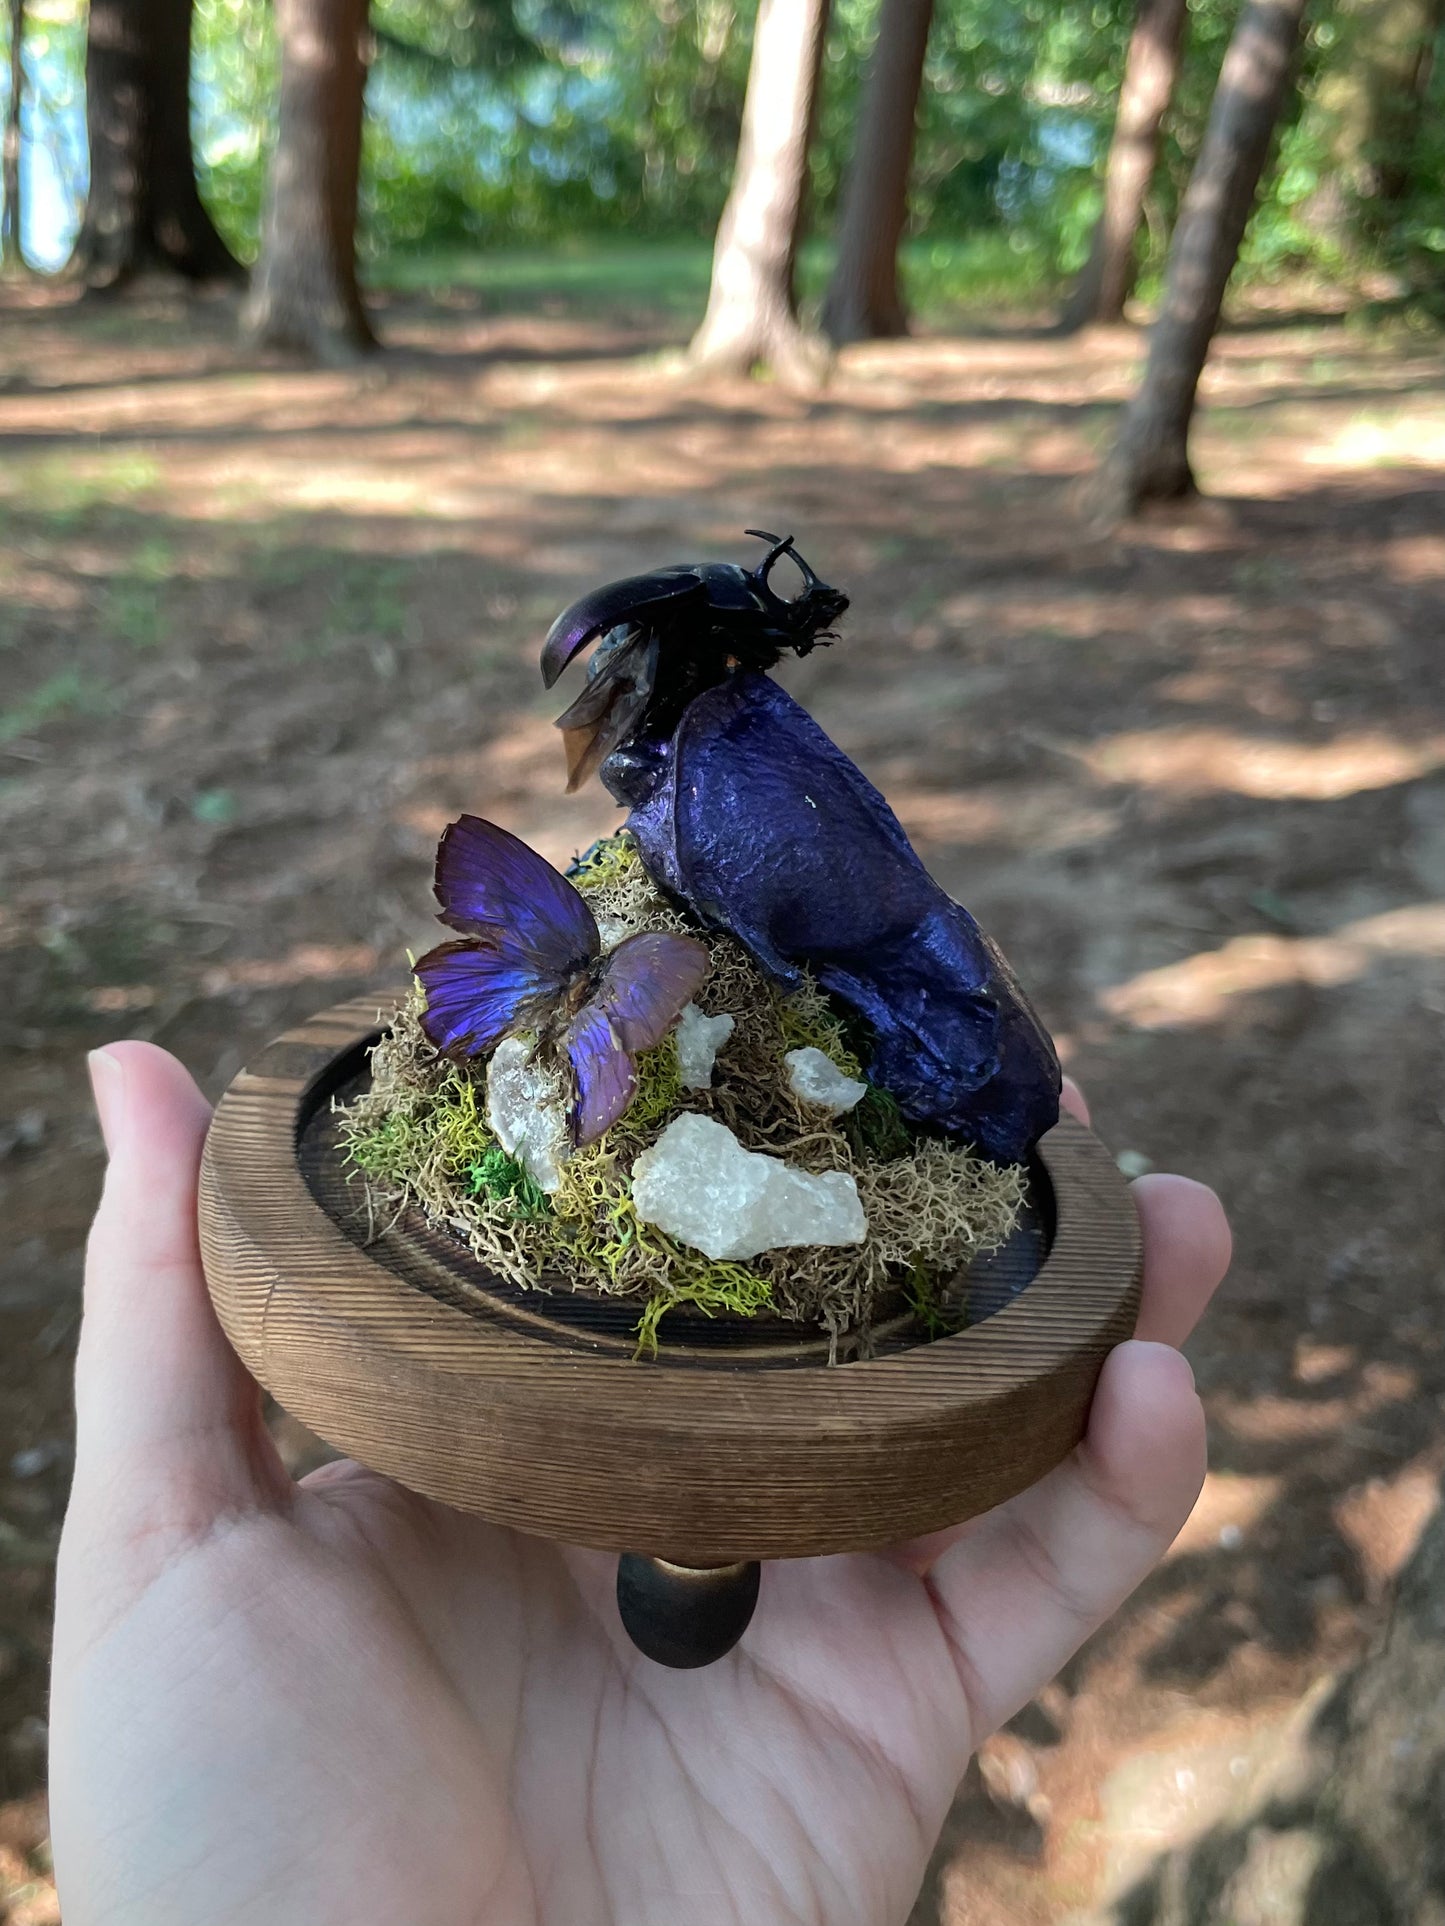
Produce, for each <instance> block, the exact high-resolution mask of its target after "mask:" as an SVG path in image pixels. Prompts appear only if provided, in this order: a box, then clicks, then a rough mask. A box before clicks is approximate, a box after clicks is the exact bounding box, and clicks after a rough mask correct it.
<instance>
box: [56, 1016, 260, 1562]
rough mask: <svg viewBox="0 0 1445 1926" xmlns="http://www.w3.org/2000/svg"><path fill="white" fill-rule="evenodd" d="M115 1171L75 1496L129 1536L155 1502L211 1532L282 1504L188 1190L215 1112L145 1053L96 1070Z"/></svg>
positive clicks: (82, 1387)
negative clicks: (259, 1507)
mask: <svg viewBox="0 0 1445 1926" xmlns="http://www.w3.org/2000/svg"><path fill="white" fill-rule="evenodd" d="M90 1069H91V1082H92V1085H93V1088H94V1090H95V1097H96V1108H97V1110H98V1111H99V1113H100V1120H101V1130H102V1133H103V1135H104V1137H105V1142H106V1149H107V1150H108V1152H109V1154H110V1163H109V1167H108V1169H107V1171H106V1178H105V1189H104V1192H103V1194H102V1197H101V1201H100V1208H99V1210H98V1211H97V1212H96V1217H95V1223H94V1225H93V1226H92V1229H91V1234H90V1243H89V1246H88V1248H87V1251H86V1265H85V1313H84V1318H83V1320H82V1323H81V1332H80V1350H79V1355H78V1358H77V1360H76V1385H75V1402H76V1460H75V1488H76V1496H77V1499H78V1500H80V1501H82V1502H83V1501H84V1499H85V1498H86V1496H87V1495H88V1494H90V1493H92V1492H96V1491H103V1492H104V1494H105V1501H106V1511H107V1513H108V1514H109V1515H110V1516H111V1518H112V1519H113V1520H115V1521H116V1522H118V1523H121V1524H122V1525H124V1524H125V1523H128V1522H129V1523H133V1522H135V1520H136V1517H137V1513H138V1512H139V1511H145V1510H147V1509H149V1504H148V1501H150V1500H153V1501H154V1502H155V1503H156V1504H157V1505H159V1506H160V1507H162V1508H163V1509H164V1512H165V1515H166V1517H167V1518H168V1519H170V1520H171V1521H173V1522H174V1523H176V1524H180V1525H193V1526H195V1527H196V1528H199V1529H204V1528H205V1526H206V1525H207V1524H208V1523H209V1522H210V1520H211V1519H212V1518H213V1517H214V1516H215V1514H216V1512H217V1511H218V1510H222V1509H230V1508H234V1507H237V1506H245V1505H249V1504H254V1503H256V1502H258V1501H259V1500H261V1499H262V1498H263V1497H265V1496H267V1495H270V1496H273V1497H274V1496H276V1495H277V1494H278V1492H279V1491H280V1490H281V1489H287V1488H289V1481H288V1480H287V1479H286V1476H285V1472H284V1470H283V1469H282V1467H281V1464H280V1460H279V1459H278V1458H277V1456H276V1454H275V1451H274V1449H273V1448H272V1446H271V1443H270V1440H269V1438H267V1436H266V1434H265V1430H264V1427H263V1426H262V1423H261V1414H260V1397H259V1394H258V1392H257V1389H256V1386H255V1384H254V1382H253V1381H252V1379H251V1378H250V1376H249V1375H248V1373H247V1372H246V1370H245V1367H244V1366H243V1365H242V1364H241V1361H240V1359H239V1358H237V1356H236V1354H235V1352H234V1351H232V1349H231V1347H230V1345H229V1344H228V1343H227V1341H226V1337H225V1334H224V1332H223V1331H222V1330H221V1327H220V1324H219V1323H218V1322H217V1319H216V1314H215V1312H214V1311H213V1310H212V1308H211V1303H210V1299H209V1297H208V1296H207V1294H206V1284H205V1277H204V1275H203V1273H202V1270H201V1255H200V1246H199V1241H198V1237H197V1229H196V1184H197V1177H198V1173H199V1169H200V1160H201V1147H202V1145H203V1143H204V1142H205V1136H206V1129H207V1126H208V1124H209V1122H210V1115H211V1113H210V1107H209V1105H208V1104H207V1103H206V1100H205V1098H204V1097H203V1096H202V1095H201V1093H200V1091H199V1090H198V1089H197V1088H196V1086H195V1084H194V1083H193V1082H192V1080H191V1077H190V1075H189V1073H188V1072H187V1071H186V1070H185V1069H184V1068H183V1067H182V1066H181V1065H180V1064H179V1063H177V1061H176V1060H175V1058H174V1057H172V1056H168V1055H167V1054H166V1052H165V1051H164V1050H158V1049H157V1048H156V1047H155V1046H154V1045H153V1044H149V1043H113V1044H108V1045H107V1046H106V1047H105V1048H104V1049H103V1050H97V1051H95V1052H94V1054H93V1055H92V1057H91V1059H90Z"/></svg>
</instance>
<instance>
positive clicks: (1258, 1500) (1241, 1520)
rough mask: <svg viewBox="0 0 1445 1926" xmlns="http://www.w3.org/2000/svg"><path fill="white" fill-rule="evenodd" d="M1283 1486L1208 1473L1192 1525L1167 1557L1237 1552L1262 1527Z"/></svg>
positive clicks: (1271, 1481)
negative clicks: (1259, 1526) (1263, 1520)
mask: <svg viewBox="0 0 1445 1926" xmlns="http://www.w3.org/2000/svg"><path fill="white" fill-rule="evenodd" d="M1283 1486H1284V1480H1283V1479H1282V1478H1274V1477H1247V1476H1245V1475H1244V1474H1243V1473H1239V1472H1230V1471H1211V1472H1209V1473H1207V1474H1206V1476H1205V1479H1204V1489H1203V1490H1202V1491H1201V1492H1200V1494H1199V1498H1198V1501H1197V1503H1196V1504H1195V1507H1194V1509H1193V1511H1192V1512H1190V1514H1189V1519H1188V1522H1187V1523H1186V1524H1185V1526H1184V1529H1183V1530H1182V1531H1181V1532H1180V1534H1179V1536H1178V1537H1177V1538H1176V1539H1175V1540H1174V1543H1173V1544H1172V1545H1171V1546H1170V1547H1169V1550H1168V1552H1167V1553H1166V1554H1165V1556H1166V1557H1168V1558H1179V1557H1183V1556H1185V1555H1187V1554H1188V1553H1191V1552H1212V1551H1216V1550H1224V1551H1232V1550H1237V1549H1238V1548H1239V1546H1240V1545H1241V1543H1242V1542H1243V1538H1244V1534H1245V1533H1246V1532H1247V1531H1249V1530H1250V1529H1251V1528H1252V1527H1253V1526H1255V1525H1257V1524H1258V1523H1259V1520H1260V1519H1261V1518H1262V1517H1263V1516H1264V1514H1265V1512H1267V1511H1268V1510H1269V1508H1270V1506H1271V1505H1272V1504H1273V1503H1274V1501H1275V1499H1276V1498H1278V1496H1279V1494H1280V1492H1281V1490H1282V1489H1283Z"/></svg>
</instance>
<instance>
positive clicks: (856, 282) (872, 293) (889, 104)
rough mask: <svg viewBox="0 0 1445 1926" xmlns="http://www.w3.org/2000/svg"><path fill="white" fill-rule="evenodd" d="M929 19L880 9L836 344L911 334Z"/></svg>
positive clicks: (923, 10)
mask: <svg viewBox="0 0 1445 1926" xmlns="http://www.w3.org/2000/svg"><path fill="white" fill-rule="evenodd" d="M1179 3H1180V4H1181V5H1182V4H1183V0H1179ZM932 19H933V0H882V5H881V7H880V9H879V15H878V38H877V40H876V42H875V43H874V47H873V58H872V60H871V61H870V62H869V64H868V78H867V81H866V83H865V85H864V89H863V105H862V109H861V111H860V113H859V116H858V135H857V139H856V141H855V142H854V146H853V159H852V161H851V163H850V165H849V169H848V184H847V187H846V189H845V190H844V194H843V212H842V216H841V218H840V220H839V223H838V258H837V261H836V263H835V265H834V268H833V277H832V279H831V281H830V282H829V283H828V292H827V295H826V296H825V297H824V301H823V328H824V332H825V333H826V334H828V335H829V336H830V337H831V338H832V339H833V340H834V341H836V342H839V343H842V342H844V341H863V340H867V339H868V338H869V337H871V336H887V335H898V334H907V332H908V316H907V313H906V312H905V310H904V306H903V296H902V295H901V293H900V292H899V288H898V243H899V242H900V241H901V240H902V238H903V227H904V223H905V221H906V220H907V218H908V176H909V172H910V170H911V166H912V161H913V140H914V134H915V131H916V128H917V121H918V91H919V88H920V87H921V86H922V84H923V62H924V57H925V56H926V54H927V52H928V29H929V26H930V24H931V22H932Z"/></svg>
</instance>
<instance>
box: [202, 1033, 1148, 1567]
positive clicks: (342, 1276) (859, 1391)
mask: <svg viewBox="0 0 1445 1926" xmlns="http://www.w3.org/2000/svg"><path fill="white" fill-rule="evenodd" d="M379 1027H380V1023H379V1017H378V1012H377V1006H376V1002H375V1000H374V999H366V1000H362V1001H356V1002H352V1003H346V1004H342V1005H339V1006H338V1007H337V1008H335V1009H332V1010H328V1011H326V1012H324V1013H322V1014H321V1015H319V1016H317V1017H315V1018H313V1019H312V1020H311V1021H310V1022H309V1023H306V1024H303V1025H302V1026H301V1027H300V1028H298V1029H296V1030H292V1031H290V1032H289V1033H288V1034H287V1035H286V1036H284V1037H281V1038H280V1039H279V1040H278V1041H277V1042H275V1043H273V1044H272V1045H271V1046H270V1047H269V1048H268V1049H266V1050H265V1051H263V1052H262V1053H261V1055H260V1056H259V1057H258V1058H257V1059H256V1061H255V1062H254V1063H253V1064H251V1065H250V1066H248V1068H247V1069H245V1070H243V1071H242V1072H241V1074H240V1075H239V1076H238V1077H237V1079H236V1081H235V1082H234V1083H233V1084H232V1086H231V1088H230V1089H229V1090H228V1091H227V1093H226V1095H225V1096H224V1097H223V1098H222V1100H221V1103H220V1105H219V1107H218V1109H217V1111H216V1116H215V1120H214V1122H213V1124H212V1126H211V1131H210V1136H209V1138H208V1140H207V1144H206V1154H205V1160H204V1164H203V1168H202V1181H201V1213H200V1217H201V1248H202V1252H203V1255H204V1259H205V1266H206V1275H207V1279H208V1281H209V1284H210V1289H211V1295H212V1298H213V1300H214V1302H215V1305H216V1309H217V1311H218V1313H219V1314H220V1317H221V1321H222V1323H223V1324H224V1326H225V1328H226V1331H227V1334H228V1335H229V1337H230V1339H231V1342H232V1343H233V1344H234V1345H235V1347H236V1349H237V1351H238V1352H239V1353H240V1355H241V1357H242V1358H243V1359H244V1360H245V1362H246V1364H247V1366H248V1367H249V1368H250V1370H251V1371H252V1372H253V1374H254V1375H255V1376H256V1378H257V1379H258V1380H259V1381H260V1382H261V1383H262V1384H263V1385H265V1386H266V1388H267V1389H268V1390H269V1391H271V1392H272V1394H273V1395H274V1396H275V1397H276V1399H277V1400H278V1402H279V1403H281V1404H282V1405H284V1406H285V1408H286V1409H287V1410H289V1411H291V1412H293V1413H294V1414H295V1415H296V1416H297V1417H298V1418H300V1419H301V1420H302V1422H303V1423H305V1424H307V1425H309V1426H310V1427H311V1429H312V1430H313V1431H315V1432H317V1433H318V1435H320V1436H321V1437H323V1438H325V1439H326V1440H327V1441H328V1442H329V1443H331V1444H333V1445H335V1446H336V1447H338V1448H339V1449H340V1450H342V1451H345V1452H347V1453H348V1454H349V1455H351V1456H352V1457H354V1458H357V1459H358V1460H360V1462H362V1463H363V1464H366V1465H369V1466H371V1467H372V1468H373V1469H375V1470H377V1471H381V1472H385V1473H387V1474H389V1475H390V1476H392V1477H394V1478H396V1479H397V1480H398V1481H399V1482H400V1483H402V1484H404V1485H407V1486H409V1487H410V1488H411V1489H412V1490H414V1491H418V1492H421V1493H424V1494H425V1495H426V1496H428V1497H431V1498H436V1499H439V1500H441V1501H443V1502H444V1503H446V1504H450V1505H455V1506H458V1507H459V1508H461V1509H463V1510H466V1511H472V1512H477V1513H479V1514H481V1515H482V1516H483V1517H486V1518H489V1519H492V1520H493V1521H495V1522H497V1523H499V1524H505V1525H512V1526H516V1527H518V1528H519V1529H521V1530H524V1531H529V1532H536V1533H539V1534H542V1535H543V1536H546V1537H549V1538H556V1539H560V1540H563V1541H565V1542H569V1543H573V1544H580V1545H592V1546H597V1547H600V1548H603V1549H607V1550H614V1551H635V1552H647V1553H652V1554H656V1555H658V1556H662V1557H666V1558H670V1559H673V1560H676V1561H677V1562H678V1563H681V1564H691V1565H703V1564H714V1563H718V1564H721V1563H727V1562H731V1561H733V1560H736V1559H754V1558H787V1557H803V1556H811V1555H815V1554H819V1553H824V1552H838V1551H850V1550H862V1549H866V1548H868V1547H872V1546H879V1545H884V1544H889V1543H893V1542H897V1541H898V1540H900V1539H903V1538H907V1537H911V1536H913V1535H914V1534H916V1533H919V1532H925V1531H932V1530H936V1529H937V1528H939V1527H940V1526H943V1525H947V1524H951V1523H954V1522H956V1521H958V1520H961V1519H964V1518H968V1517H972V1516H974V1515H975V1514H976V1513H978V1512H981V1511H986V1510H988V1509H990V1508H991V1507H992V1506H994V1505H996V1504H999V1503H1000V1502H1002V1500H1003V1499H1005V1498H1008V1497H1010V1496H1012V1494H1013V1493H1014V1492H1016V1491H1019V1490H1021V1489H1023V1488H1024V1487H1025V1486H1026V1485H1029V1484H1031V1483H1033V1482H1034V1480H1036V1479H1037V1478H1039V1477H1041V1476H1042V1475H1043V1473H1044V1472H1046V1471H1048V1470H1049V1469H1050V1468H1051V1467H1052V1466H1053V1465H1055V1464H1057V1463H1058V1462H1059V1460H1060V1459H1061V1458H1063V1457H1065V1456H1066V1455H1067V1453H1068V1452H1069V1451H1070V1450H1071V1449H1072V1448H1073V1446H1074V1445H1075V1444H1076V1443H1077V1442H1078V1440H1079V1438H1080V1436H1081V1435H1082V1432H1083V1427H1084V1423H1085V1420H1086V1418H1087V1414H1088V1407H1089V1402H1090V1399H1091V1397H1092V1395H1093V1390H1094V1385H1095V1382H1096V1381H1097V1378H1098V1373H1099V1368H1100V1366H1101V1364H1102V1362H1103V1359H1104V1357H1105V1355H1106V1353H1107V1352H1108V1351H1109V1349H1110V1348H1111V1347H1112V1346H1113V1345H1115V1344H1117V1343H1118V1342H1120V1340H1121V1339H1123V1338H1125V1337H1127V1336H1128V1335H1129V1333H1130V1332H1131V1331H1132V1329H1133V1325H1134V1319H1135V1314H1136V1310H1137V1305H1138V1292H1139V1282H1140V1239H1139V1228H1138V1222H1137V1218H1136V1216H1135V1213H1134V1207H1133V1203H1132V1201H1131V1199H1130V1196H1129V1192H1128V1188H1127V1186H1126V1185H1125V1183H1124V1181H1123V1179H1122V1178H1121V1177H1120V1175H1119V1173H1118V1171H1117V1170H1116V1169H1115V1166H1114V1163H1113V1160H1112V1159H1111V1158H1110V1156H1109V1153H1108V1152H1107V1150H1105V1148H1104V1147H1103V1145H1102V1144H1101V1143H1099V1141H1098V1139H1097V1138H1095V1137H1094V1136H1093V1135H1092V1134H1091V1133H1090V1132H1089V1131H1088V1130H1086V1129H1085V1128H1084V1127H1083V1125H1081V1124H1078V1123H1076V1122H1074V1121H1073V1120H1072V1119H1068V1118H1066V1119H1064V1120H1063V1121H1061V1122H1060V1123H1059V1125H1058V1126H1057V1128H1056V1129H1054V1130H1052V1131H1050V1132H1049V1134H1048V1136H1047V1137H1046V1138H1045V1139H1044V1141H1043V1143H1042V1144H1041V1145H1040V1147H1039V1165H1040V1167H1041V1176H1040V1179H1039V1181H1038V1183H1037V1184H1036V1189H1037V1190H1038V1191H1039V1192H1040V1195H1041V1200H1042V1203H1043V1206H1044V1210H1045V1214H1046V1215H1050V1216H1051V1217H1052V1219H1053V1222H1052V1224H1051V1225H1050V1227H1049V1228H1050V1230H1051V1233H1052V1236H1051V1243H1050V1242H1049V1240H1048V1238H1047V1237H1046V1236H1043V1237H1036V1239H1035V1242H1036V1244H1037V1246H1038V1250H1039V1251H1041V1250H1042V1249H1043V1248H1044V1246H1045V1244H1047V1245H1048V1248H1047V1254H1046V1256H1044V1258H1043V1262H1042V1264H1041V1267H1040V1268H1039V1269H1038V1271H1037V1274H1036V1275H1035V1276H1034V1278H1033V1281H1032V1282H1031V1283H1029V1284H1028V1285H1027V1287H1026V1288H1024V1289H1023V1290H1022V1291H1021V1292H1020V1293H1019V1294H1018V1295H1017V1296H1015V1297H1014V1298H1013V1299H1012V1301H1010V1302H1008V1303H1007V1304H1006V1305H1005V1306H1004V1308H1002V1309H1000V1310H998V1311H996V1312H995V1313H994V1314H993V1315H992V1316H990V1317H988V1318H986V1319H985V1320H984V1321H983V1322H982V1323H980V1324H976V1325H974V1326H973V1327H971V1328H970V1329H968V1330H966V1331H962V1332H960V1333H958V1334H957V1335H955V1336H950V1337H945V1338H940V1339H938V1340H936V1341H934V1342H932V1343H923V1342H919V1343H909V1342H908V1341H907V1338H908V1335H909V1334H908V1332H907V1331H906V1330H905V1329H904V1328H903V1325H902V1321H901V1320H899V1321H896V1322H895V1325H894V1327H893V1328H892V1330H891V1331H889V1332H886V1333H885V1344H884V1347H883V1352H882V1354H881V1355H879V1356H877V1357H874V1358H871V1359H869V1360H867V1361H859V1362H852V1363H847V1364H842V1365H837V1366H833V1367H829V1366H828V1365H827V1363H826V1362H825V1353H824V1352H823V1350H822V1348H821V1347H820V1346H819V1345H817V1344H816V1343H815V1342H813V1341H812V1340H811V1339H809V1338H808V1337H806V1336H804V1337H803V1338H802V1339H801V1340H800V1339H799V1336H798V1333H797V1331H796V1328H795V1327H791V1326H782V1325H780V1324H779V1325H776V1326H774V1328H773V1329H772V1330H771V1331H770V1332H769V1331H766V1330H765V1331H764V1332H763V1333H761V1334H759V1333H758V1332H757V1331H756V1330H755V1328H754V1327H753V1326H751V1325H749V1324H743V1323H741V1322H737V1323H733V1324H729V1325H713V1326H709V1327H708V1328H707V1329H706V1330H705V1331H702V1330H698V1329H696V1328H688V1327H684V1328H683V1329H682V1331H681V1341H679V1339H678V1337H677V1336H671V1337H669V1336H666V1334H667V1333H669V1331H672V1330H674V1329H675V1327H674V1322H673V1319H672V1318H671V1317H670V1318H669V1319H668V1320H666V1321H665V1322H664V1326H663V1330H664V1334H665V1342H664V1349H663V1352H662V1355H661V1358H660V1359H659V1360H658V1361H656V1362H653V1363H647V1362H637V1361H634V1359H633V1356H632V1345H631V1341H630V1339H629V1338H628V1335H627V1326H628V1325H629V1324H630V1323H631V1322H632V1320H633V1319H635V1316H636V1308H635V1306H634V1307H628V1308H627V1309H626V1310H625V1312H620V1311H618V1310H615V1309H614V1308H612V1307H606V1306H594V1305H593V1304H592V1300H590V1299H584V1298H578V1297H571V1298H568V1299H567V1300H566V1301H565V1302H564V1301H563V1300H562V1299H561V1298H560V1297H553V1296H548V1295H546V1294H544V1293H541V1292H519V1291H516V1290H515V1289H513V1288H511V1287H507V1286H504V1285H501V1284H500V1283H499V1281H498V1280H495V1279H492V1278H490V1277H489V1276H488V1275H487V1273H485V1272H484V1271H483V1270H482V1269H481V1267H480V1266H479V1265H477V1264H475V1263H474V1262H473V1260H472V1259H471V1258H470V1257H468V1256H467V1254H466V1253H465V1252H463V1251H461V1250H460V1248H459V1247H456V1246H454V1245H453V1244H452V1243H451V1241H450V1240H449V1239H446V1238H444V1237H442V1236H441V1235H440V1234H439V1233H437V1232H435V1231H433V1230H430V1229H429V1228H428V1227H427V1226H426V1225H424V1224H423V1223H421V1222H420V1221H419V1220H418V1219H417V1218H416V1217H415V1215H414V1214H408V1216H407V1217H406V1218H405V1219H403V1220H402V1221H401V1222H399V1223H397V1224H394V1225H392V1226H390V1227H389V1228H388V1229H387V1230H386V1232H385V1234H384V1235H383V1236H381V1237H380V1238H378V1239H376V1240H375V1241H374V1242H372V1243H371V1244H370V1245H367V1244H366V1242H365V1235H366V1233H365V1229H364V1217H363V1214H362V1198H361V1195H360V1185H359V1180H358V1182H357V1183H354V1184H351V1185H348V1184H347V1183H346V1181H345V1173H344V1172H343V1171H342V1170H341V1169H340V1163H339V1157H338V1156H337V1154H336V1152H335V1149H334V1138H333V1137H332V1136H331V1135H330V1133H329V1131H328V1129H327V1115H328V1109H329V1100H330V1098H331V1097H332V1095H333V1094H334V1093H335V1092H336V1091H338V1090H342V1089H344V1088H347V1087H350V1086H353V1085H354V1084H355V1083H356V1080H357V1079H358V1077H359V1076H361V1075H363V1074H364V1064H365V1052H366V1049H367V1047H368V1046H369V1044H370V1043H371V1042H372V1041H373V1040H374V1039H375V1037H376V1035H377V1033H378V1030H379ZM1050 1205H1051V1209H1050ZM1036 1256H1037V1253H1036ZM1035 1261H1036V1258H1035ZM1030 1268H1032V1264H1030ZM588 1307H591V1308H590V1309H589V1308H588ZM579 1312H580V1313H581V1315H579ZM609 1319H611V1320H612V1322H611V1324H609ZM619 1320H624V1321H619Z"/></svg>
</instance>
